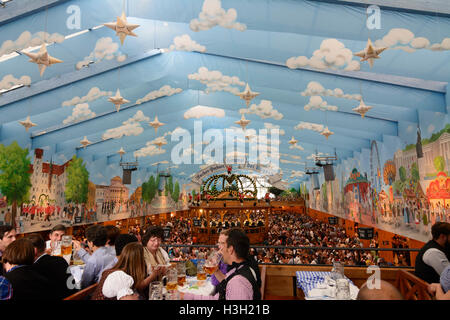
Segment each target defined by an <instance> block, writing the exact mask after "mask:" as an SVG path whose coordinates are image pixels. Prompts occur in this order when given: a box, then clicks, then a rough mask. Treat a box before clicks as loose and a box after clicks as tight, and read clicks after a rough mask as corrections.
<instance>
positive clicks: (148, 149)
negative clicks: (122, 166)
mask: <svg viewBox="0 0 450 320" xmlns="http://www.w3.org/2000/svg"><path fill="white" fill-rule="evenodd" d="M165 152H166V150H165V149H163V148H161V149H159V148H158V146H155V145H154V144H153V143H152V141H149V142H147V143H146V145H145V147H143V148H141V149H139V150H136V151H135V152H134V153H133V154H134V156H135V157H139V158H142V157H152V156H156V155H160V154H163V153H165Z"/></svg>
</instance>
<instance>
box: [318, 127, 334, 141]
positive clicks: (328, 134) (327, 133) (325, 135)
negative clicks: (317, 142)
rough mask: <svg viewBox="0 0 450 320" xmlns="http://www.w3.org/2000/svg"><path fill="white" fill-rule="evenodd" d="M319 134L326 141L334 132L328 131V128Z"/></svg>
mask: <svg viewBox="0 0 450 320" xmlns="http://www.w3.org/2000/svg"><path fill="white" fill-rule="evenodd" d="M320 134H321V135H323V136H324V137H325V138H327V140H328V137H329V136H331V135H332V134H334V132H333V131H330V130H329V129H328V127H326V128H325V129H323V131H322V132H321V133H320Z"/></svg>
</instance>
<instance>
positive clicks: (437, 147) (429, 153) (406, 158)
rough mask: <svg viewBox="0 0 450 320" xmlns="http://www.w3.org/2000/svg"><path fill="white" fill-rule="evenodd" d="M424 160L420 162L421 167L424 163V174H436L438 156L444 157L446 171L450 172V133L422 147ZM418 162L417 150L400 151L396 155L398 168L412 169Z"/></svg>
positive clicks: (422, 169)
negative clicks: (435, 161) (435, 165)
mask: <svg viewBox="0 0 450 320" xmlns="http://www.w3.org/2000/svg"><path fill="white" fill-rule="evenodd" d="M422 150H423V160H422V161H420V163H419V167H420V166H421V165H422V163H423V165H422V166H423V168H420V170H421V171H422V173H424V175H426V174H427V173H434V172H436V169H435V167H434V159H435V158H436V157H438V156H442V157H443V158H444V161H445V164H446V166H445V169H446V171H447V172H448V171H449V169H450V167H449V165H450V161H449V160H450V133H448V132H444V133H442V134H441V136H440V137H439V138H438V139H437V140H436V141H434V142H430V143H427V144H425V145H423V146H422ZM414 162H417V154H416V148H411V149H409V150H406V151H405V150H398V151H397V152H395V154H394V163H395V166H396V167H397V169H398V168H400V167H404V168H405V169H409V168H411V166H412V164H413V163H414Z"/></svg>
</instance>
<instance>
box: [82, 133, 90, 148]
mask: <svg viewBox="0 0 450 320" xmlns="http://www.w3.org/2000/svg"><path fill="white" fill-rule="evenodd" d="M80 143H81V145H82V146H83V148H84V149H86V146H87V145H89V144H91V143H92V142H91V141H89V140H88V139H87V138H86V136H84V138H83V140H81V141H80Z"/></svg>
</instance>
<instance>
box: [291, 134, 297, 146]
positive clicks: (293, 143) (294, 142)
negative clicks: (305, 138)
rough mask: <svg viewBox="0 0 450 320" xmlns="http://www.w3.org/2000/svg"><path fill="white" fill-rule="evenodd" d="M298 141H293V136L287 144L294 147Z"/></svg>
mask: <svg viewBox="0 0 450 320" xmlns="http://www.w3.org/2000/svg"><path fill="white" fill-rule="evenodd" d="M297 142H298V140H296V139H294V136H292V138H291V140H289V144H292V145H295V144H297Z"/></svg>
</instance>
